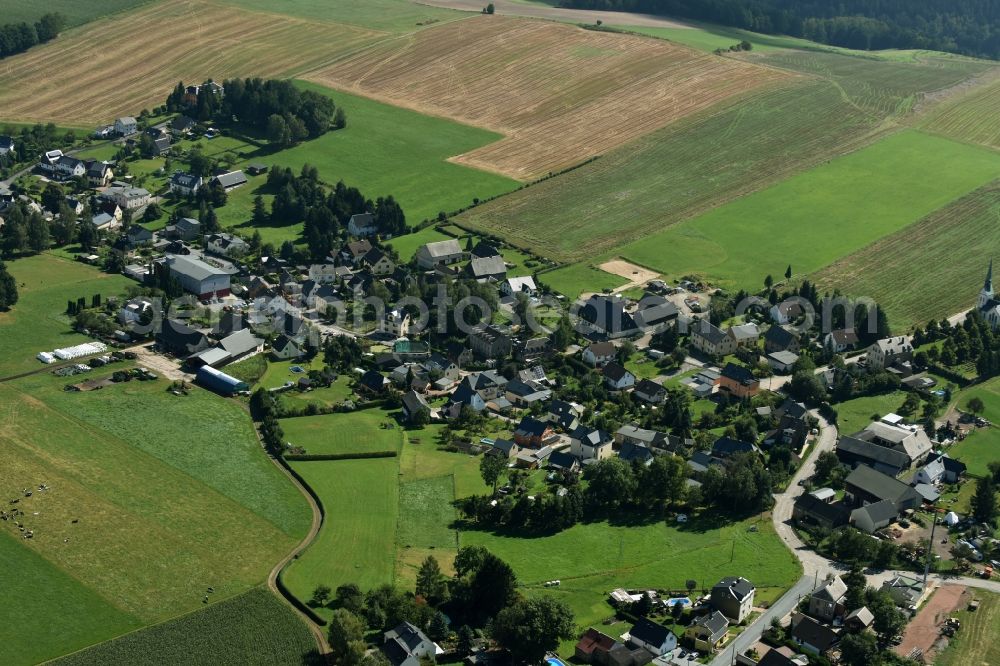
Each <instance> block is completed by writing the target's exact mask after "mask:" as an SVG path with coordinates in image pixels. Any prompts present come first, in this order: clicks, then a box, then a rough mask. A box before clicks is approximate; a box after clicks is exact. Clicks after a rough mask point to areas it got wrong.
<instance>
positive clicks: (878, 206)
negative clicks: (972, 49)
mask: <svg viewBox="0 0 1000 666" xmlns="http://www.w3.org/2000/svg"><path fill="white" fill-rule="evenodd" d="M998 171H1000V154H997V153H994V152H992V151H988V150H984V149H980V148H976V147H972V146H968V145H964V144H960V143H956V142H953V141H949V140H947V139H943V138H940V137H937V136H932V135H929V134H924V133H921V132H917V131H904V132H901V133H898V134H896V135H893V136H891V137H888V138H886V139H883V140H882V141H880V142H878V143H876V144H874V145H872V146H870V147H868V148H865V149H863V150H860V151H858V152H856V153H853V154H851V155H847V156H845V157H841V158H839V159H836V160H834V161H832V162H829V163H828V164H825V165H823V166H820V167H817V168H815V169H812V170H810V171H807V172H805V173H802V174H799V175H797V176H793V177H792V178H789V179H787V180H785V181H782V182H781V183H779V184H777V185H775V186H773V187H771V188H769V189H767V190H764V191H762V192H758V193H756V194H752V195H749V196H746V197H743V198H741V199H738V200H737V201H734V202H732V203H730V204H727V205H725V206H723V207H721V208H717V209H715V210H713V211H711V212H709V213H706V214H705V215H702V216H700V217H697V218H695V219H693V220H690V221H687V222H684V223H682V224H679V225H676V226H674V227H672V228H670V229H668V230H666V231H664V232H661V233H659V234H655V235H653V236H650V237H648V238H645V239H643V240H641V241H636V242H634V243H631V244H629V245H627V246H625V247H624V248H621V250H620V253H621V254H622V256H624V257H626V258H627V259H629V260H631V261H634V262H636V263H638V264H641V265H643V266H648V267H650V268H654V269H656V270H659V271H661V272H663V273H666V274H669V275H671V276H680V275H684V274H688V273H696V274H700V275H703V276H705V277H707V278H708V279H710V280H712V281H714V282H717V283H719V284H721V285H724V286H727V287H736V286H740V287H756V286H758V285H759V284H760V283H761V281H762V280H763V279H764V276H765V275H766V274H772V275H781V274H783V273H784V272H785V267H786V266H788V265H791V266H792V269H793V272H794V273H796V274H800V275H801V274H807V273H811V272H812V271H815V270H817V269H819V268H822V267H823V266H825V265H827V264H830V263H832V262H834V261H836V260H837V259H839V258H840V257H843V256H846V255H848V254H850V253H852V252H854V251H856V250H858V249H860V248H862V247H864V246H866V245H868V244H869V243H872V242H874V241H876V240H878V239H880V238H882V237H883V236H886V235H888V234H891V233H893V232H896V231H898V230H900V229H903V228H905V227H906V226H908V225H910V224H912V223H914V222H916V221H917V220H919V219H920V218H922V217H923V216H925V215H927V214H929V213H931V212H932V211H934V210H936V209H938V208H941V207H943V206H945V205H947V204H948V203H949V202H951V201H953V200H954V199H956V198H958V197H961V196H963V195H965V194H967V193H969V192H970V191H972V190H974V189H976V188H977V187H979V186H981V185H983V184H984V183H986V182H988V181H990V180H992V179H993V178H995V177H996V175H997V173H998Z"/></svg>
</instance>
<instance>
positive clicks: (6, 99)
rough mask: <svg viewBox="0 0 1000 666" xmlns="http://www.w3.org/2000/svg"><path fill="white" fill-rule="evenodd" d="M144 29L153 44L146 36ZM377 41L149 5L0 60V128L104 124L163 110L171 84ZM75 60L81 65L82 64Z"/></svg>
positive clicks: (212, 10)
mask: <svg viewBox="0 0 1000 666" xmlns="http://www.w3.org/2000/svg"><path fill="white" fill-rule="evenodd" d="M84 4H91V3H84ZM151 25H155V26H157V30H156V39H150V38H149V34H148V30H147V29H148V27H149V26H151ZM109 34H113V35H116V37H115V39H114V40H111V41H109V40H108V39H107V35H109ZM378 34H380V33H375V32H373V31H370V30H365V29H362V28H357V27H354V26H346V25H338V24H333V23H326V22H310V21H306V20H303V19H296V18H291V17H283V16H278V15H274V14H264V13H260V12H251V11H245V10H240V9H235V8H233V7H232V6H225V5H215V4H211V3H208V2H203V1H201V0H177V1H176V2H159V3H155V4H150V5H147V6H143V7H141V8H139V9H137V10H135V11H132V12H127V13H125V14H121V15H117V16H113V17H108V18H104V19H100V20H97V21H94V22H92V23H90V24H88V25H86V26H83V27H82V28H80V29H78V30H73V31H72V32H69V33H67V34H66V35H65V36H62V37H60V38H59V39H57V40H55V41H53V42H50V43H48V44H45V45H42V46H38V47H35V48H33V49H31V50H30V51H28V52H27V53H23V54H20V55H16V56H12V57H9V58H5V59H4V68H3V72H2V73H0V109H2V110H3V111H2V118H0V120H26V121H36V120H41V121H53V122H56V123H59V122H65V123H69V124H89V125H94V124H97V123H101V122H110V121H111V120H112V119H113V118H115V117H116V116H121V115H126V114H130V115H138V113H139V111H141V110H142V109H144V108H151V107H153V106H158V105H160V104H162V103H163V101H164V99H166V95H167V93H169V92H170V90H171V88H172V87H173V86H174V85H175V84H176V83H177V81H178V80H180V79H183V80H185V81H203V80H205V79H207V78H214V79H215V80H217V81H221V80H222V79H225V78H228V77H233V76H260V77H263V78H266V77H272V76H287V75H289V74H294V73H296V72H299V71H302V70H304V69H309V68H314V67H317V66H319V65H322V64H324V63H327V62H329V61H330V60H331V59H332V58H334V57H335V56H337V55H339V54H342V53H344V52H347V51H350V50H351V49H353V48H356V47H358V46H360V45H361V44H364V43H366V42H368V41H371V40H373V39H375V38H376V37H377V36H378ZM95 44H101V45H102V47H101V48H99V49H95V48H94V45H95ZM83 52H86V53H88V54H89V57H87V58H84V59H81V58H80V53H83Z"/></svg>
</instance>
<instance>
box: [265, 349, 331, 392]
mask: <svg viewBox="0 0 1000 666" xmlns="http://www.w3.org/2000/svg"><path fill="white" fill-rule="evenodd" d="M293 367H299V368H302V369H303V370H305V372H292V370H291V368H293ZM322 369H323V357H322V356H318V355H317V356H314V357H313V358H312V359H311V360H309V361H304V360H301V359H298V360H291V361H273V360H270V359H268V361H267V370H265V371H264V374H263V375H262V376H261V378H260V380H259V381H260V385H261V386H263V387H264V388H266V389H272V388H278V387H279V386H284V385H285V382H297V381H299V380H300V379H302V378H303V377H308V376H309V375H308V372H309V370H322Z"/></svg>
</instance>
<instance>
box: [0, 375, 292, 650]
mask: <svg viewBox="0 0 1000 666" xmlns="http://www.w3.org/2000/svg"><path fill="white" fill-rule="evenodd" d="M65 383H67V381H66V380H65V379H61V378H57V377H54V376H52V375H50V374H48V373H44V374H39V375H35V376H32V377H28V378H25V379H21V380H18V381H16V382H8V383H5V384H2V385H0V400H2V403H3V404H4V407H5V409H4V417H3V425H2V428H0V446H2V447H3V450H4V452H5V455H4V474H3V476H2V477H0V496H3V497H14V496H17V495H19V494H20V493H21V490H22V489H23V488H26V487H31V488H36V490H37V486H38V484H41V483H44V484H46V485H47V486H49V488H50V490H48V491H46V492H36V493H35V495H34V496H33V497H31V498H27V499H22V502H21V504H20V506H21V507H22V509H23V510H24V511H25V513H26V514H27V515H26V516H25V518H24V523H25V525H26V527H27V528H28V529H31V530H33V532H34V538H32V539H29V540H25V541H23V542H22V543H23V546H19V547H24V548H27V549H30V551H32V552H33V553H34V554H35V555H36V556H38V557H41V558H44V560H46V561H47V562H48V563H49V564H51V565H52V566H53V567H55V568H56V569H58V570H60V571H61V572H63V574H64V576H62V577H56V576H50V577H48V578H47V579H45V580H44V584H39V585H38V586H37V589H36V591H35V592H33V594H34V595H35V596H37V597H39V598H52V597H55V596H62V595H64V594H65V595H67V598H69V599H71V598H73V596H74V595H77V596H78V595H80V594H81V593H80V592H79V591H78V587H81V586H82V587H84V588H86V589H89V590H91V591H99V594H100V595H101V597H103V599H104V600H105V601H106V602H107V603H108V604H110V605H111V606H113V607H114V608H115V609H117V611H119V612H120V613H121V614H122V615H124V616H126V617H132V618H135V620H136V621H138V622H141V623H142V624H148V623H153V622H160V621H163V620H166V619H169V618H170V617H173V616H175V615H177V614H179V613H183V612H186V611H190V610H194V609H196V608H200V607H201V605H202V601H201V600H202V597H203V596H204V593H205V590H206V589H207V588H208V587H210V586H211V587H214V588H215V590H216V594H218V595H219V598H224V597H227V596H231V595H233V594H237V593H240V592H243V591H245V590H247V589H249V588H250V587H253V586H255V585H257V584H259V583H260V582H261V581H262V580H263V579H264V578H265V576H266V574H267V572H268V570H269V569H270V567H271V566H272V564H273V563H274V562H275V561H277V560H278V559H280V558H281V557H282V556H283V555H284V554H285V553H286V552H287V551H288V550H289V549H290V548H291V547H292V545H294V543H295V542H296V541H297V540H298V539H299V538H301V536H302V535H304V533H305V531H306V530H307V529H308V525H309V512H308V510H307V506H306V503H305V500H304V499H303V498H302V497H301V496H298V495H297V494H296V491H295V490H294V488H293V487H292V486H291V485H290V484H289V483H288V481H287V479H285V478H284V476H282V474H281V472H280V471H279V470H278V469H277V468H275V467H274V466H273V465H271V464H270V463H269V462H268V461H267V459H266V458H265V456H264V454H263V452H262V451H261V449H260V447H259V444H257V443H256V439H255V438H253V435H252V434H251V433H250V430H249V420H248V419H247V420H245V421H243V422H239V421H237V420H236V418H237V417H238V416H241V414H242V412H241V409H240V408H239V407H238V406H237V405H236V404H235V403H232V402H227V401H224V400H222V399H220V398H218V397H217V396H214V395H212V394H208V393H206V392H203V391H201V390H200V389H196V390H195V391H194V392H193V393H192V395H191V396H188V397H183V398H179V397H175V396H172V395H170V394H169V393H168V392H167V391H166V390H165V389H166V383H165V382H163V381H162V380H159V381H156V382H149V383H143V384H139V383H133V384H127V385H116V386H112V387H108V388H106V389H104V390H102V391H96V392H92V393H72V394H71V393H66V392H64V391H62V387H63V385H64V384H65ZM242 418H244V419H246V417H245V416H243V417H242ZM193 423H198V424H199V427H198V428H192V427H191V424H193ZM251 438H252V439H251ZM2 529H3V530H4V532H6V533H8V534H11V533H13V534H17V532H16V531H15V530H14V526H13V524H12V522H11V521H5V522H3V523H2ZM21 604H22V599H21V598H20V597H17V596H9V595H3V596H2V597H0V615H3V616H9V615H10V614H11V613H20V612H21V610H20V609H21ZM93 605H94V612H95V614H97V617H104V616H108V615H109V612H108V611H107V610H106V609H103V608H102V607H101V605H99V604H96V603H95V604H93ZM111 619H113V618H111ZM81 622H83V620H82V619H81V618H78V617H75V616H74V615H72V614H68V615H61V614H51V613H50V614H48V616H47V618H46V623H37V622H35V623H23V622H22V623H18V625H17V633H16V636H15V637H14V640H13V643H7V644H5V647H6V648H10V649H12V650H13V651H15V652H20V653H27V651H28V650H32V651H34V652H35V653H39V652H43V653H45V654H44V656H45V657H46V658H52V657H56V656H59V655H60V654H61V653H62V647H64V646H61V645H60V643H59V642H54V643H52V644H47V643H46V642H45V640H44V637H45V636H48V635H51V633H52V632H53V631H62V627H65V633H66V635H67V640H69V637H70V636H72V635H73V632H74V631H75V630H76V629H75V627H78V626H79V625H80V624H81ZM118 623H119V624H120V623H121V620H118ZM40 624H44V626H40ZM134 626H135V625H134V624H131V623H129V624H128V626H120V627H119V626H116V624H115V622H112V621H109V624H108V626H107V627H106V628H103V629H102V630H101V631H100V632H98V633H97V634H94V635H90V636H88V637H87V638H89V639H90V641H91V642H93V641H98V640H103V639H106V638H108V637H109V636H108V634H109V633H118V632H119V629H127V628H133V627H134ZM72 640H74V642H76V643H77V644H76V645H75V647H83V646H84V645H86V643H85V642H83V641H84V640H86V638H85V637H83V636H80V637H74V638H73V639H72Z"/></svg>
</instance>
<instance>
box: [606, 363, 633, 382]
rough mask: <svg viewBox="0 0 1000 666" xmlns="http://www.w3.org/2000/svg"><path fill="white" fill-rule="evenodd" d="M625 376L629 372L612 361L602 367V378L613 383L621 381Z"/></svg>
mask: <svg viewBox="0 0 1000 666" xmlns="http://www.w3.org/2000/svg"><path fill="white" fill-rule="evenodd" d="M626 374H630V373H629V371H628V370H626V369H625V368H623V367H622V366H621V365H619V364H618V363H615V362H614V361H610V362H609V363H608V364H607V365H605V366H604V376H605V377H607V378H608V379H610V380H611V381H613V382H617V381H619V380H621V379H622V378H623V377H625V375H626Z"/></svg>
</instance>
